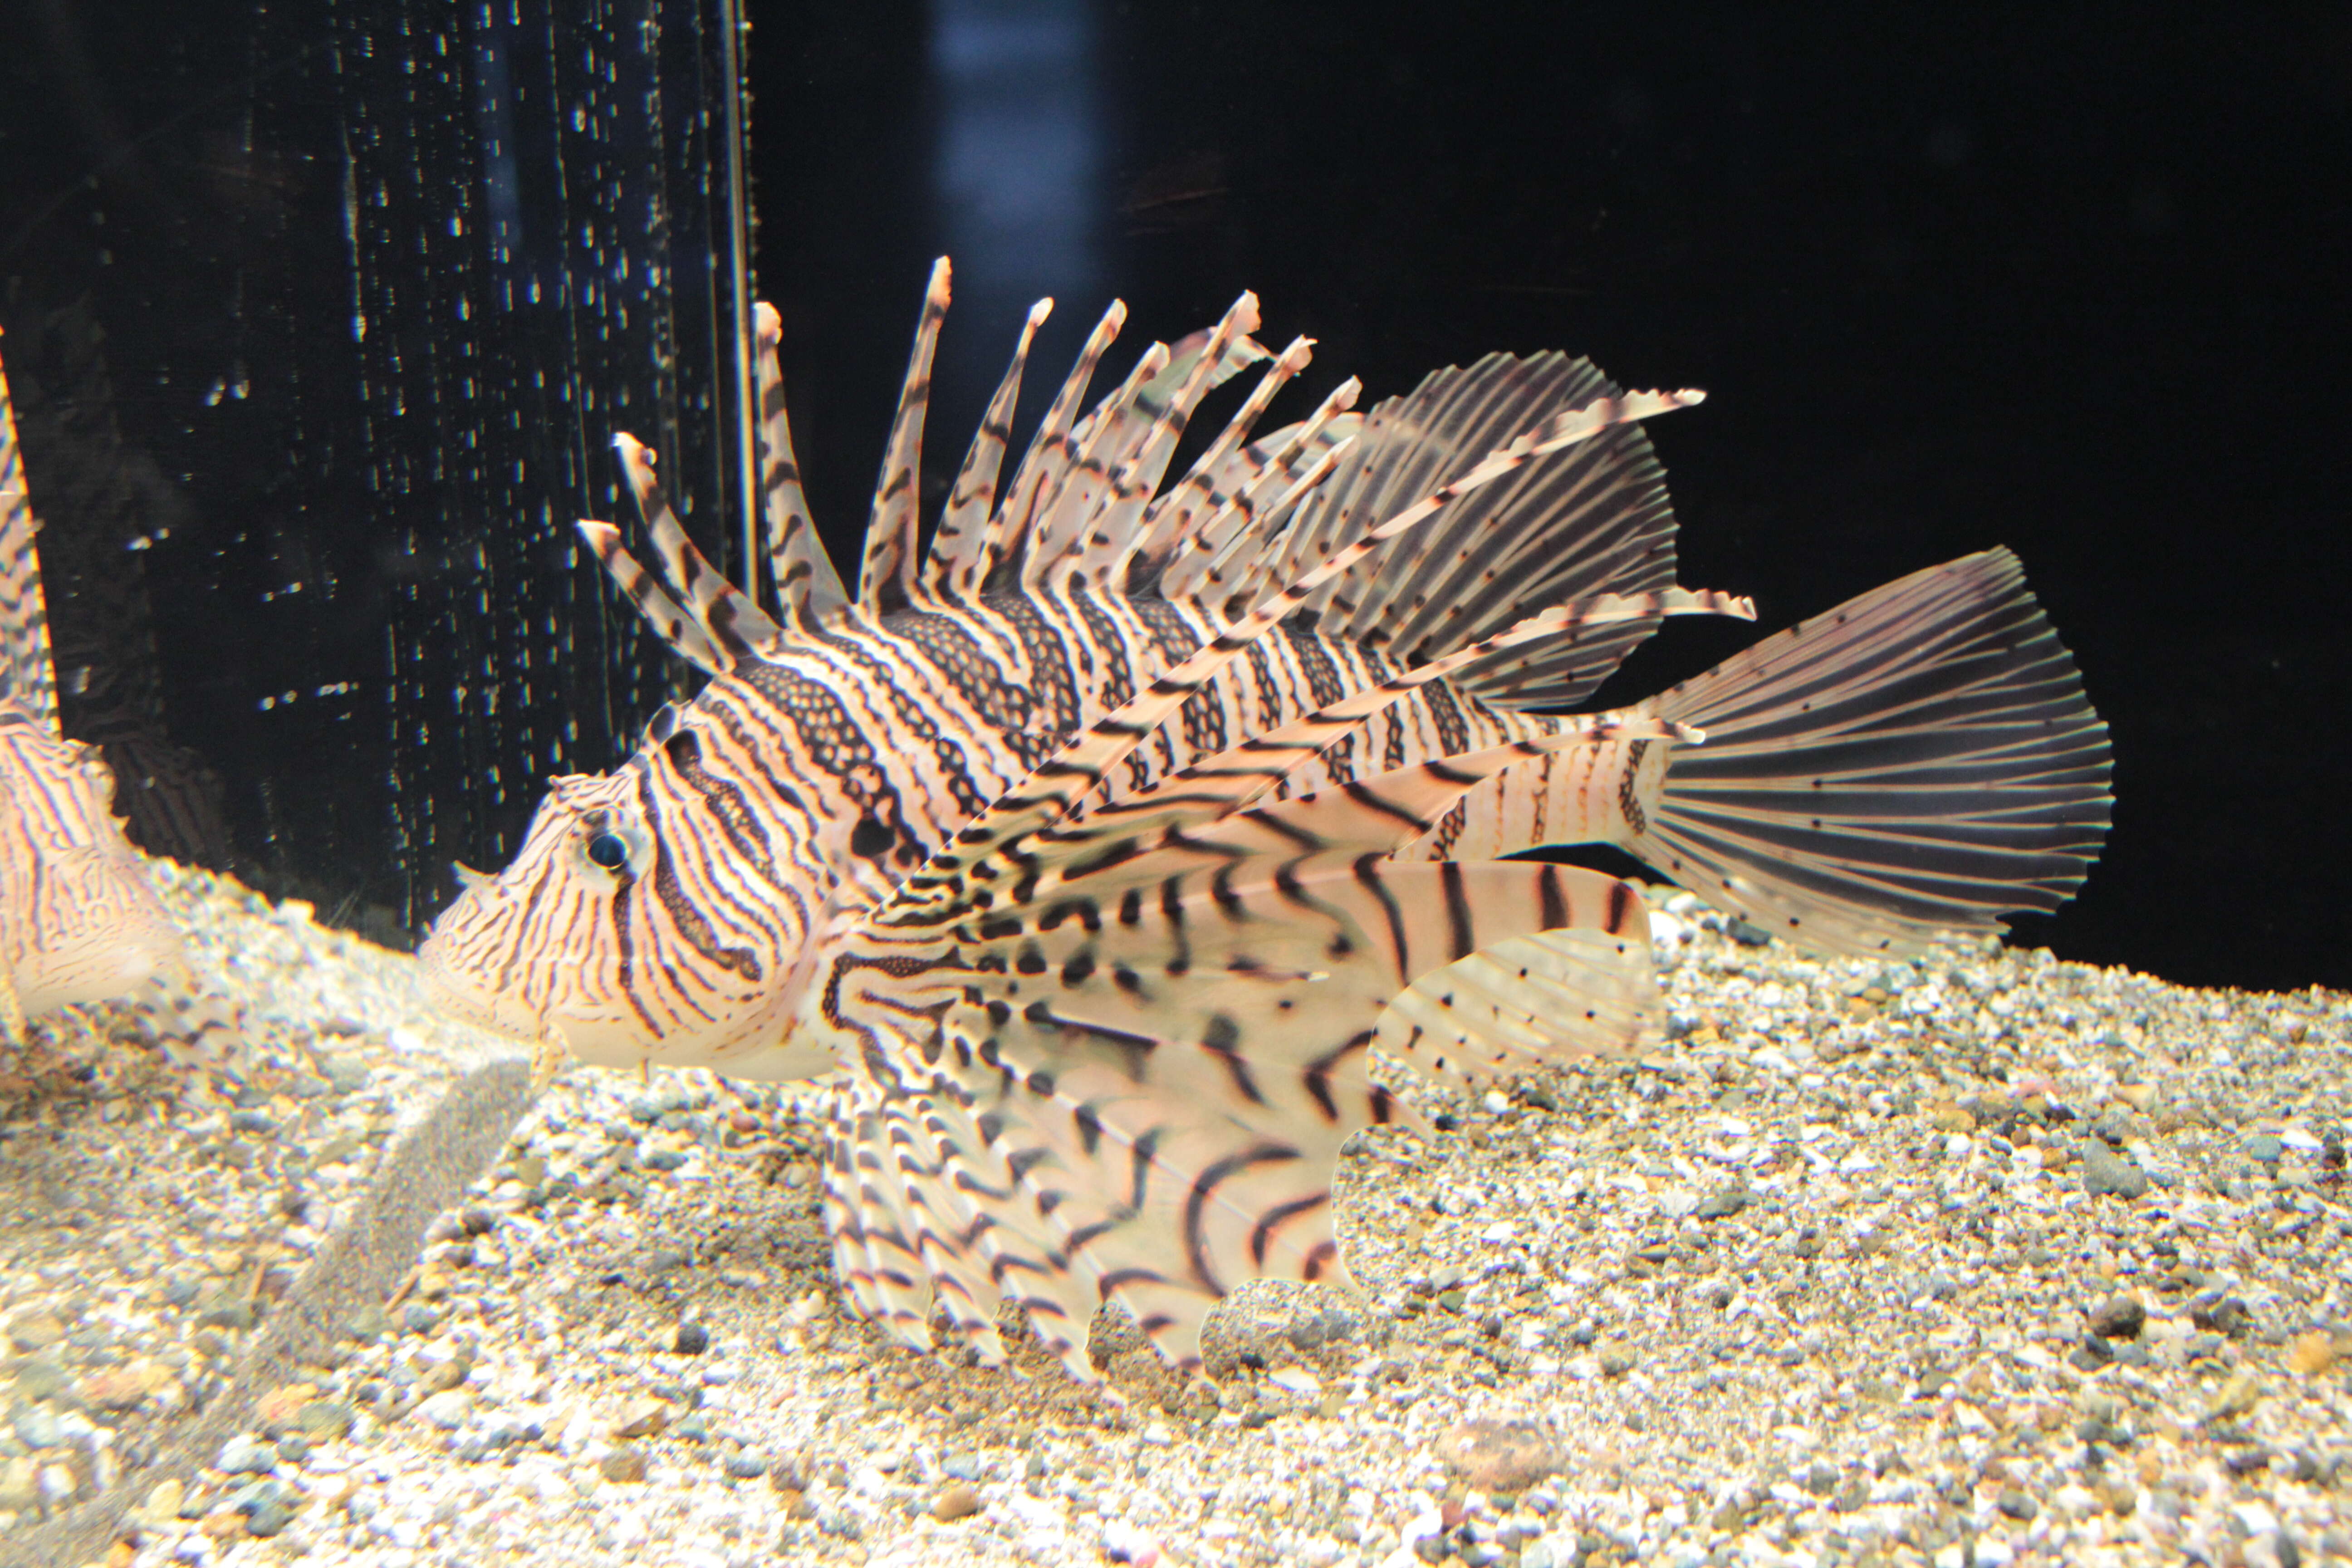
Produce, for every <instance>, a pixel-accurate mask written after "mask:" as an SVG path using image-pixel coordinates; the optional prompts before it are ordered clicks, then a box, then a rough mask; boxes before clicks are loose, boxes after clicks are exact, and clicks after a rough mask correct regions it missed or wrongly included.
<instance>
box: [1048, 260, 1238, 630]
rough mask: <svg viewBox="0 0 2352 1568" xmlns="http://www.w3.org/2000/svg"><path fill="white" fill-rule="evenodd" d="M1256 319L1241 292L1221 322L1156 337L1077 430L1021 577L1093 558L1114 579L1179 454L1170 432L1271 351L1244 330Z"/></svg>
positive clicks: (1097, 570) (1101, 575) (1067, 570)
mask: <svg viewBox="0 0 2352 1568" xmlns="http://www.w3.org/2000/svg"><path fill="white" fill-rule="evenodd" d="M1256 321H1257V300H1256V297H1255V296H1254V295H1249V294H1244V295H1243V296H1242V297H1241V299H1240V300H1238V301H1237V302H1236V303H1235V304H1234V307H1233V309H1232V310H1229V311H1228V312H1227V313H1226V315H1225V318H1224V321H1223V322H1221V323H1220V325H1218V326H1216V327H1213V328H1210V329H1208V330H1206V331H1198V332H1194V333H1192V335H1191V336H1189V337H1186V338H1184V339H1182V340H1181V341H1180V342H1177V343H1176V344H1175V345H1174V346H1173V347H1171V346H1169V345H1167V344H1163V343H1154V344H1153V345H1152V346H1151V347H1150V349H1149V350H1148V351H1146V352H1145V353H1144V356H1143V358H1142V359H1140V360H1139V361H1138V362H1137V363H1136V366H1135V368H1134V370H1133V371H1132V372H1131V373H1130V374H1129V376H1128V379H1127V380H1126V382H1124V383H1123V384H1121V385H1120V387H1119V389H1118V391H1117V392H1115V393H1113V394H1112V395H1110V396H1108V397H1106V398H1104V399H1103V401H1102V403H1101V404H1100V405H1098V406H1097V407H1096V409H1095V410H1094V412H1093V413H1091V414H1089V415H1087V418H1086V420H1085V421H1084V423H1083V424H1082V425H1081V426H1079V428H1078V429H1077V430H1076V431H1075V432H1073V439H1075V440H1076V441H1077V442H1078V443H1079V452H1078V457H1077V459H1076V461H1075V462H1074V463H1072V464H1071V465H1070V466H1069V468H1068V469H1067V470H1066V472H1065V473H1064V474H1063V475H1062V478H1061V484H1060V488H1059V489H1056V490H1055V492H1054V493H1053V495H1052V496H1051V497H1050V498H1048V500H1047V503H1046V508H1045V513H1044V515H1043V518H1042V521H1040V522H1039V523H1038V524H1037V525H1036V526H1035V527H1034V530H1033V531H1032V536H1031V541H1030V546H1029V553H1028V555H1027V557H1026V558H1025V559H1024V561H1023V562H1022V563H1021V569H1022V574H1023V577H1022V580H1023V581H1024V583H1025V584H1028V585H1030V586H1031V587H1035V586H1037V585H1039V584H1047V583H1062V582H1066V581H1068V580H1069V579H1070V576H1071V574H1072V573H1073V571H1074V570H1081V569H1084V568H1085V567H1086V566H1087V563H1088V562H1089V561H1091V563H1092V573H1091V575H1092V576H1093V577H1094V578H1096V579H1097V580H1103V579H1108V576H1109V574H1110V571H1111V568H1112V567H1113V566H1114V565H1115V564H1117V565H1118V569H1119V570H1120V571H1121V572H1123V571H1124V565H1123V563H1124V560H1125V557H1126V556H1127V554H1128V553H1129V552H1130V551H1131V549H1132V547H1133V546H1134V545H1135V544H1137V543H1139V542H1140V522H1141V514H1142V511H1143V508H1144V506H1145V505H1146V503H1147V502H1148V501H1149V500H1150V495H1151V492H1152V491H1153V490H1155V489H1158V488H1159V484H1160V479H1161V477H1162V476H1163V475H1164V474H1165V473H1166V472H1167V468H1168V461H1169V459H1170V458H1171V457H1173V456H1174V453H1175V442H1174V439H1173V438H1172V436H1171V432H1172V433H1173V434H1174V435H1181V433H1182V430H1183V426H1184V423H1185V421H1186V420H1187V419H1188V418H1189V417H1190V416H1191V414H1192V408H1193V407H1194V406H1195V405H1198V403H1199V402H1200V399H1201V398H1202V396H1204V395H1207V393H1208V392H1210V391H1211V390H1212V389H1213V388H1215V387H1217V386H1219V385H1222V384H1223V383H1224V382H1225V381H1227V380H1229V379H1230V378H1231V377H1232V376H1234V374H1236V373H1238V372H1239V371H1241V370H1243V369H1244V368H1245V367H1247V366H1249V365H1252V364H1255V363H1257V362H1258V361H1260V360H1263V359H1266V358H1268V357H1270V356H1269V355H1268V354H1267V353H1266V351H1265V348H1264V346H1263V345H1261V344H1260V343H1259V342H1257V341H1256V340H1255V338H1252V337H1250V336H1248V335H1247V332H1246V328H1248V327H1250V326H1254V325H1255V323H1256ZM1237 329H1240V330H1237ZM1212 350H1213V351H1214V352H1211V351H1212Z"/></svg>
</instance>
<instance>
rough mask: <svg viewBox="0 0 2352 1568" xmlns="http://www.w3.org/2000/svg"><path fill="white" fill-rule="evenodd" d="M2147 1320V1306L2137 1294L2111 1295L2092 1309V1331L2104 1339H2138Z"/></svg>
mask: <svg viewBox="0 0 2352 1568" xmlns="http://www.w3.org/2000/svg"><path fill="white" fill-rule="evenodd" d="M2146 1323H2147V1307H2145V1306H2144V1305H2142V1304H2141V1302H2140V1300H2139V1298H2138V1297H2137V1296H2126V1295H2114V1296H2110V1297H2108V1298H2107V1299H2106V1300H2104V1301H2102V1302H2100V1303H2099V1304H2098V1305H2097V1306H2095V1307H2094V1308H2092V1309H2091V1332H2093V1333H2095V1334H2096V1335H2098V1336H2099V1337H2100V1338H2102V1339H2108V1340H2136V1339H2137V1338H2139V1332H2140V1330H2141V1328H2142V1327H2143V1326H2145V1325H2146Z"/></svg>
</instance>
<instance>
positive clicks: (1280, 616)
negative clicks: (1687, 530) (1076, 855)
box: [899, 391, 1705, 920]
mask: <svg viewBox="0 0 2352 1568" xmlns="http://www.w3.org/2000/svg"><path fill="white" fill-rule="evenodd" d="M1704 397H1705V394H1703V393H1699V392H1696V391H1683V392H1638V393H1629V394H1627V395H1624V396H1622V397H1612V398H1604V399H1602V400H1601V401H1600V402H1597V403H1594V404H1591V405H1587V406H1585V407H1582V408H1577V409H1571V410H1568V411H1566V412H1563V413H1560V414H1558V415H1555V416H1552V417H1551V418H1549V419H1547V420H1545V421H1544V422H1543V423H1542V424H1541V425H1539V426H1537V427H1536V428H1534V429H1532V430H1529V431H1528V432H1527V433H1526V434H1524V435H1522V436H1520V437H1517V439H1515V440H1513V441H1511V442H1510V443H1509V444H1508V445H1507V446H1505V447H1502V448H1501V449H1500V450H1498V451H1496V452H1494V453H1492V454H1490V455H1489V456H1488V457H1487V458H1485V459H1484V460H1483V461H1481V462H1480V463H1478V464H1477V465H1475V467H1473V468H1470V469H1469V470H1468V471H1467V472H1465V473H1464V474H1462V475H1461V476H1460V477H1459V478H1457V479H1454V480H1453V481H1451V482H1450V483H1448V484H1446V485H1445V486H1444V487H1443V488H1441V489H1437V490H1435V491H1433V492H1432V493H1431V494H1429V495H1427V496H1424V497H1423V498H1422V499H1421V500H1418V501H1416V502H1414V503H1413V504H1412V505H1411V506H1408V507H1406V508H1405V509H1404V510H1402V511H1400V512H1398V513H1397V514H1396V515H1395V516H1394V517H1391V518H1390V519H1389V520H1388V521H1385V522H1382V523H1380V524H1378V525H1377V526H1375V527H1372V528H1370V529H1367V530H1365V531H1364V532H1363V534H1362V535H1361V537H1360V538H1359V539H1357V540H1355V541H1353V542H1350V543H1349V544H1347V545H1346V546H1344V547H1342V548H1341V549H1340V550H1339V551H1338V552H1335V553H1334V554H1332V555H1331V556H1330V557H1329V558H1328V559H1327V560H1325V561H1322V562H1320V563H1317V564H1316V565H1314V566H1312V567H1310V568H1309V569H1308V570H1307V571H1306V572H1304V573H1302V574H1299V576H1298V577H1297V578H1296V579H1294V580H1293V581H1292V582H1291V583H1290V584H1289V585H1288V586H1286V587H1285V588H1283V589H1282V590H1281V591H1280V592H1279V593H1276V594H1273V595H1269V596H1267V597H1266V598H1265V599H1264V600H1263V601H1262V602H1261V603H1260V604H1259V605H1257V607H1256V608H1255V609H1253V610H1251V611H1249V612H1248V613H1247V614H1245V615H1244V616H1240V617H1238V618H1237V619H1236V620H1235V621H1234V624H1233V625H1232V626H1230V627H1228V628H1227V629H1226V630H1224V631H1223V632H1221V633H1219V634H1218V635H1217V636H1216V637H1214V638H1213V639H1212V640H1211V641H1210V642H1209V643H1208V644H1207V645H1206V646H1205V647H1202V648H1201V649H1200V650H1198V651H1197V652H1195V653H1193V654H1192V656H1190V657H1189V658H1185V659H1182V660H1181V661H1179V662H1178V663H1177V664H1175V665H1173V666H1171V668H1168V669H1167V670H1165V671H1163V672H1162V673H1161V674H1160V675H1159V676H1157V677H1156V678H1154V679H1153V680H1152V682H1151V684H1150V686H1149V687H1148V688H1146V689H1144V690H1143V691H1142V692H1140V693H1139V694H1138V695H1137V696H1135V697H1134V698H1133V699H1131V700H1129V701H1128V702H1126V703H1125V704H1123V705H1122V706H1120V707H1119V708H1118V709H1117V710H1114V711H1113V712H1111V713H1110V714H1109V715H1108V716H1107V717H1105V718H1103V719H1101V720H1099V721H1097V722H1096V723H1095V724H1094V725H1093V726H1092V727H1091V728H1089V729H1087V730H1086V731H1081V732H1080V733H1079V734H1078V736H1077V737H1076V739H1075V740H1073V741H1071V742H1070V743H1069V744H1067V745H1066V746H1064V747H1063V748H1062V749H1061V750H1060V751H1059V752H1056V753H1055V755H1054V756H1053V757H1052V758H1050V759H1048V760H1047V761H1046V762H1045V763H1042V764H1041V765H1040V766H1039V767H1038V768H1036V769H1035V770H1034V771H1033V772H1032V773H1031V774H1030V775H1029V777H1028V779H1027V780H1025V781H1024V783H1023V784H1020V785H1018V786H1016V787H1014V788H1013V789H1012V790H1009V791H1007V792H1006V793H1005V794H1004V795H1003V796H1001V797H1000V798H999V799H998V800H997V801H996V802H995V803H994V804H993V805H990V806H989V807H988V809H987V810H985V811H983V812H982V813H981V814H980V815H979V816H976V817H974V818H973V819H972V820H971V822H969V823H967V824H966V825H965V826H963V827H962V828H961V829H960V830H959V831H958V832H957V834H956V836H955V837H954V839H953V840H951V841H950V843H949V845H948V846H946V847H943V848H942V849H940V851H939V852H938V853H937V854H935V855H933V856H932V857H931V858H930V860H929V862H928V863H927V864H926V865H925V866H923V867H922V868H920V869H919V870H917V871H916V872H914V873H913V874H911V875H910V876H909V877H908V879H907V880H906V882H905V883H904V884H903V885H902V886H901V888H900V889H899V899H900V903H899V910H900V913H901V914H903V915H905V916H906V917H908V918H911V919H915V920H922V919H928V918H929V911H928V908H927V907H928V906H929V905H930V904H932V903H936V902H939V901H941V900H945V901H948V902H953V901H955V900H961V899H966V898H969V897H971V895H972V893H973V891H974V885H973V881H972V879H973V878H974V876H975V874H976V873H977V871H978V868H980V867H981V865H982V863H983V862H986V861H989V860H991V859H992V858H998V857H1001V856H1003V855H1007V854H1012V855H1017V854H1018V853H1019V849H1020V846H1021V844H1022V843H1023V841H1024V840H1025V839H1026V838H1028V837H1030V836H1032V835H1034V834H1035V833H1037V832H1039V831H1041V830H1043V829H1045V828H1047V827H1050V826H1053V825H1054V824H1055V823H1057V822H1060V821H1061V820H1063V819H1064V818H1066V817H1067V816H1070V815H1071V814H1072V813H1073V812H1074V811H1076V809H1077V808H1078V806H1079V805H1080V803H1081V802H1083V801H1084V800H1085V799H1087V796H1088V795H1091V794H1092V793H1093V792H1094V790H1095V789H1096V788H1097V786H1098V785H1099V784H1101V783H1102V780H1103V775H1104V774H1105V773H1107V772H1108V770H1109V769H1110V768H1112V767H1115V766H1117V765H1118V763H1121V762H1123V761H1125V760H1126V758H1127V756H1128V754H1129V752H1132V751H1134V750H1135V748H1136V747H1137V746H1138V745H1139V744H1141V743H1142V741H1143V739H1144V737H1145V736H1147V735H1149V734H1150V732H1151V731H1152V730H1153V729H1155V728H1156V727H1158V726H1159V725H1160V724H1162V723H1164V722H1166V721H1167V720H1168V718H1169V717H1170V716H1171V714H1173V713H1174V712H1175V711H1176V710H1178V709H1179V708H1181V707H1182V706H1183V705H1184V703H1185V702H1187V701H1189V700H1191V699H1192V696H1193V695H1194V694H1195V693H1196V692H1198V691H1200V690H1202V689H1204V688H1205V687H1206V686H1207V685H1208V684H1209V683H1210V682H1211V681H1213V680H1214V679H1216V678H1217V675H1218V673H1219V672H1220V671H1221V670H1223V668H1224V667H1225V666H1226V665H1227V664H1228V663H1230V662H1231V661H1232V660H1233V659H1234V658H1235V657H1237V656H1238V655H1239V654H1240V653H1241V651H1242V650H1243V649H1244V648H1245V647H1248V646H1249V645H1250V644H1251V643H1253V642H1255V640H1256V639H1257V638H1259V637H1264V636H1265V634H1266V632H1267V631H1269V630H1270V629H1272V628H1273V627H1274V626H1277V625H1279V624H1280V623H1281V622H1282V621H1283V620H1284V619H1285V618H1286V617H1287V616H1290V615H1291V614H1292V613H1293V612H1294V611H1296V610H1297V607H1298V605H1299V604H1300V603H1301V602H1302V601H1303V600H1305V599H1306V598H1307V595H1310V594H1312V593H1313V592H1314V591H1315V590H1316V589H1317V588H1318V587H1320V586H1321V585H1322V584H1325V583H1326V582H1328V581H1329V580H1330V579H1331V578H1332V577H1334V576H1336V575H1338V574H1340V573H1342V572H1345V571H1346V570H1348V569H1349V567H1350V566H1352V565H1354V564H1356V563H1358V562H1360V561H1362V560H1363V559H1365V558H1366V557H1367V556H1369V555H1370V554H1371V553H1372V552H1375V551H1377V550H1379V549H1380V548H1381V546H1382V545H1384V544H1385V543H1387V542H1388V541H1390V540H1391V539H1394V538H1397V537H1399V536H1400V535H1402V534H1404V533H1406V532H1408V531H1411V530H1412V529H1413V528H1415V527H1417V526H1419V525H1421V524H1422V523H1424V522H1426V521H1429V520H1430V519H1432V518H1434V517H1437V516H1439V515H1441V514H1443V513H1444V511H1445V510H1447V509H1449V508H1450V507H1452V506H1454V504H1456V503H1457V502H1458V501H1459V500H1460V499H1461V498H1462V497H1463V496H1465V495H1468V494H1470V493H1472V492H1474V491H1475V490H1477V489H1480V488H1482V487H1484V486H1486V485H1488V484H1492V483H1493V482H1495V481H1496V479H1502V478H1505V477H1507V476H1508V475H1510V474H1513V473H1516V472H1517V471H1518V470H1519V469H1520V468H1524V467H1525V466H1526V465H1527V464H1528V463H1530V462H1533V461H1535V460H1537V459H1538V458H1543V457H1546V456H1549V454H1551V453H1553V452H1556V451H1559V450H1561V449H1562V448H1564V447H1571V446H1574V445H1575V444H1576V443H1578V442H1580V441H1586V440H1590V439H1591V438H1592V437H1594V436H1596V435H1598V434H1600V433H1601V432H1603V431H1606V430H1609V429H1612V428H1613V427H1614V426H1618V425H1621V424H1622V423H1624V422H1626V421H1628V420H1633V419H1646V418H1649V417H1652V416H1655V415H1659V414H1663V413H1666V412H1668V411H1669V410H1672V409H1676V408H1685V407H1689V406H1692V405H1696V403H1698V402H1700V401H1701V400H1702V399H1703V398H1704ZM1327 461H1328V458H1327ZM1315 477H1316V476H1315V475H1314V474H1313V473H1312V472H1311V471H1310V474H1309V476H1308V477H1307V479H1304V480H1302V483H1311V482H1313V480H1314V479H1315ZM1214 521H1215V520H1214V519H1212V520H1211V522H1212V524H1213V522H1214ZM997 874H1003V872H999V873H997Z"/></svg>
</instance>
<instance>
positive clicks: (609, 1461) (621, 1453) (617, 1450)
mask: <svg viewBox="0 0 2352 1568" xmlns="http://www.w3.org/2000/svg"><path fill="white" fill-rule="evenodd" d="M596 1471H597V1473H598V1474H599V1475H601V1476H603V1477H604V1479H606V1480H608V1481H642V1480H644V1479H646V1457H645V1454H644V1453H643V1452H642V1451H640V1450H639V1449H638V1448H637V1447H636V1446H635V1444H633V1443H623V1444H620V1445H618V1446H617V1447H612V1448H608V1449H606V1450H605V1453H604V1458H602V1459H599V1460H598V1461H597V1462H596Z"/></svg>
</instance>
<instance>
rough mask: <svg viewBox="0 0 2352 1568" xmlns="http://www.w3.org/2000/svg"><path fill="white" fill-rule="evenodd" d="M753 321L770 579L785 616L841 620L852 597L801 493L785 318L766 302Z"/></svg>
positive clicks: (814, 621) (809, 622)
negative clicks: (787, 391)
mask: <svg viewBox="0 0 2352 1568" xmlns="http://www.w3.org/2000/svg"><path fill="white" fill-rule="evenodd" d="M751 319H752V321H753V324H754V331H755V341H756V343H757V347H758V350H759V379H760V426H759V442H760V521H761V532H762V534H763V535H764V536H765V539H766V545H767V552H768V574H769V577H770V578H771V579H772V582H773V583H774V584H775V591H776V601H777V605H778V607H779V608H780V609H781V610H782V612H783V614H784V616H785V617H786V618H787V619H790V620H792V621H794V622H796V623H798V624H800V625H802V626H816V625H820V624H822V623H824V622H827V621H832V620H835V619H837V618H839V616H840V615H841V613H842V610H843V608H844V607H845V605H847V604H848V602H849V595H847V593H845V591H844V590H843V588H842V585H841V574H840V573H839V572H836V571H835V570H834V565H833V560H832V557H830V556H828V555H827V554H826V553H825V550H824V539H823V538H822V537H820V536H819V535H818V533H817V531H816V523H815V522H814V520H812V519H811V518H810V516H809V508H808V497H807V496H806V495H805V494H804V493H803V490H802V489H801V470H800V463H799V461H798V459H797V458H794V456H793V426H792V419H791V416H789V415H788V414H787V413H786V411H785V408H784V371H783V363H782V355H781V349H782V343H783V340H784V323H783V318H782V316H780V315H778V314H777V313H776V308H775V307H774V306H773V305H770V304H767V303H765V302H762V303H761V304H760V305H758V306H756V307H754V308H753V310H752V312H751Z"/></svg>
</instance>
